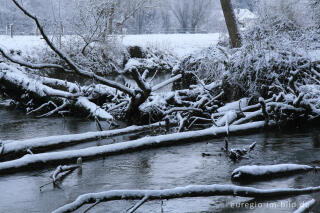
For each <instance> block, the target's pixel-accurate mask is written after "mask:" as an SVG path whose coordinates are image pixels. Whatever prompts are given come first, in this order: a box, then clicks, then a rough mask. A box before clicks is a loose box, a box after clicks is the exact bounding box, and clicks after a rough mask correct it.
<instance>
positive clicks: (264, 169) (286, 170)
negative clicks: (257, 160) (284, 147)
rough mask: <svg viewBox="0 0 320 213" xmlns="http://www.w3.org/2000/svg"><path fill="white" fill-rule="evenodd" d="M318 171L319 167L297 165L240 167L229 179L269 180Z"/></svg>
mask: <svg viewBox="0 0 320 213" xmlns="http://www.w3.org/2000/svg"><path fill="white" fill-rule="evenodd" d="M315 170H320V167H312V166H307V165H299V164H278V165H266V166H257V165H253V166H242V167H239V168H237V169H235V170H234V171H233V172H232V175H231V178H232V180H235V181H248V180H258V179H269V178H273V177H279V176H285V175H292V174H297V173H303V172H310V171H315Z"/></svg>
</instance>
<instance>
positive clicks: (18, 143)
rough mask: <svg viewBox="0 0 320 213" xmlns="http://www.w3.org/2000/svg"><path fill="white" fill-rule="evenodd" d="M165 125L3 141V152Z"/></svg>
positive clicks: (44, 147)
mask: <svg viewBox="0 0 320 213" xmlns="http://www.w3.org/2000/svg"><path fill="white" fill-rule="evenodd" d="M165 125H166V123H165V122H164V121H163V122H158V123H154V124H150V125H145V126H130V127H127V128H123V129H115V130H108V131H102V132H87V133H81V134H71V135H59V136H50V137H41V138H32V139H26V140H15V141H12V140H11V141H3V147H4V149H3V152H2V156H7V155H14V156H16V155H19V154H25V152H26V150H28V149H30V150H33V151H36V152H39V151H44V150H49V149H53V148H59V147H67V146H71V145H75V144H78V143H82V142H89V141H94V140H98V139H104V138H109V137H114V136H119V135H125V134H130V133H134V132H139V131H144V130H148V129H150V128H155V127H159V126H165Z"/></svg>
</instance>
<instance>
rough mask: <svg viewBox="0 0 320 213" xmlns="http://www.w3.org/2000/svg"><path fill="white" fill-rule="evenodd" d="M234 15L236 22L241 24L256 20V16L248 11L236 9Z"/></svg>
mask: <svg viewBox="0 0 320 213" xmlns="http://www.w3.org/2000/svg"><path fill="white" fill-rule="evenodd" d="M235 13H236V17H237V19H238V21H239V22H241V23H245V22H247V21H250V20H253V19H256V18H258V16H257V15H255V14H254V13H253V12H251V11H250V10H248V9H237V10H235Z"/></svg>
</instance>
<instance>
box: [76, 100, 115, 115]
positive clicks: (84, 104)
mask: <svg viewBox="0 0 320 213" xmlns="http://www.w3.org/2000/svg"><path fill="white" fill-rule="evenodd" d="M76 106H78V107H81V108H83V109H85V110H86V111H88V112H89V114H90V115H91V117H97V118H99V119H101V120H113V116H112V115H111V114H110V113H108V112H106V111H105V110H104V109H101V107H99V106H98V105H96V104H95V103H93V102H91V101H89V100H88V98H85V97H80V98H78V101H77V102H76Z"/></svg>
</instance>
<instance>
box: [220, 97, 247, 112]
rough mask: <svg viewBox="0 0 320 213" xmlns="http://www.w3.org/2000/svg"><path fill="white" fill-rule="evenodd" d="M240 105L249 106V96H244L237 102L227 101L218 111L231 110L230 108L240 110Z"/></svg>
mask: <svg viewBox="0 0 320 213" xmlns="http://www.w3.org/2000/svg"><path fill="white" fill-rule="evenodd" d="M239 102H240V103H239ZM239 106H241V108H244V107H247V106H248V99H247V98H243V99H241V100H239V101H235V102H232V103H227V104H226V105H224V106H223V107H220V108H219V109H218V110H217V111H218V112H226V111H230V110H237V111H238V110H239Z"/></svg>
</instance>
